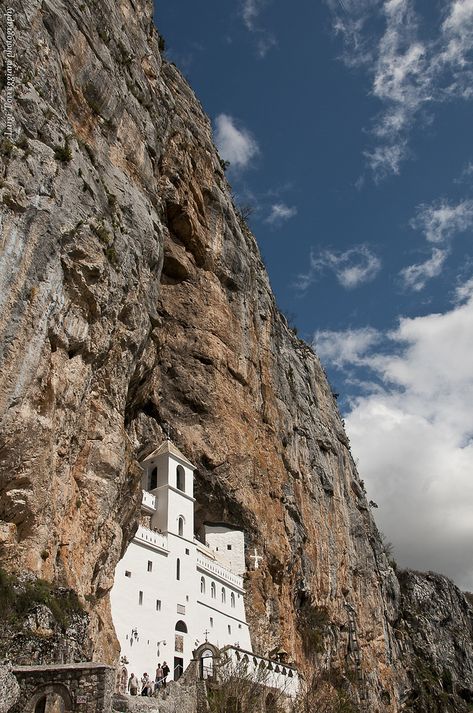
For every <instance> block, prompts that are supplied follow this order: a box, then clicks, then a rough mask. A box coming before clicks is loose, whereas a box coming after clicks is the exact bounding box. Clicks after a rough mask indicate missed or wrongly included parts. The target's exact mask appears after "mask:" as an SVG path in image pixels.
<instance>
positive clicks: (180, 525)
mask: <svg viewBox="0 0 473 713" xmlns="http://www.w3.org/2000/svg"><path fill="white" fill-rule="evenodd" d="M177 534H178V535H179V537H182V536H183V534H184V518H183V517H182V515H180V516H179V519H178V521H177Z"/></svg>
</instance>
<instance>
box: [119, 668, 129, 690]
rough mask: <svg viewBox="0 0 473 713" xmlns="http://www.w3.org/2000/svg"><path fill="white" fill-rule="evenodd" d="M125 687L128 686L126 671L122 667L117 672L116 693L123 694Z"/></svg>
mask: <svg viewBox="0 0 473 713" xmlns="http://www.w3.org/2000/svg"><path fill="white" fill-rule="evenodd" d="M127 685H128V669H127V668H126V666H122V667H121V668H119V669H118V671H117V679H116V692H117V693H122V694H125V693H126V691H127Z"/></svg>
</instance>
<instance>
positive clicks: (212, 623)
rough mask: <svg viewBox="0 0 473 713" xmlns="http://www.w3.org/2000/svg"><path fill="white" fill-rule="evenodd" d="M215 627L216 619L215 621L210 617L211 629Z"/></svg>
mask: <svg viewBox="0 0 473 713" xmlns="http://www.w3.org/2000/svg"><path fill="white" fill-rule="evenodd" d="M213 625H214V619H213V616H211V617H210V627H212V626H213Z"/></svg>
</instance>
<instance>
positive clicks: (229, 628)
mask: <svg viewBox="0 0 473 713" xmlns="http://www.w3.org/2000/svg"><path fill="white" fill-rule="evenodd" d="M228 633H229V634H231V633H232V627H231V626H230V624H229V625H228Z"/></svg>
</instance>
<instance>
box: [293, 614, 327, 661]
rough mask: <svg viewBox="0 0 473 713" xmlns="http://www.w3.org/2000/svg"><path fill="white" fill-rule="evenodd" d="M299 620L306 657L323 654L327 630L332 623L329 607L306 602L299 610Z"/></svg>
mask: <svg viewBox="0 0 473 713" xmlns="http://www.w3.org/2000/svg"><path fill="white" fill-rule="evenodd" d="M297 618H298V629H299V633H300V635H301V638H302V645H303V647H304V651H305V653H306V655H308V656H310V655H311V654H316V653H321V652H322V651H323V644H324V637H325V633H326V629H327V627H328V625H329V623H330V620H329V617H328V612H327V607H323V606H317V605H315V604H313V603H311V602H310V601H305V602H304V603H303V604H302V606H301V608H300V609H299V612H298V617H297Z"/></svg>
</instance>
